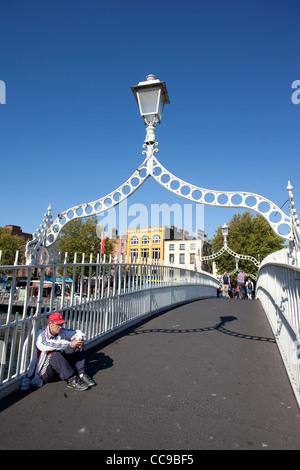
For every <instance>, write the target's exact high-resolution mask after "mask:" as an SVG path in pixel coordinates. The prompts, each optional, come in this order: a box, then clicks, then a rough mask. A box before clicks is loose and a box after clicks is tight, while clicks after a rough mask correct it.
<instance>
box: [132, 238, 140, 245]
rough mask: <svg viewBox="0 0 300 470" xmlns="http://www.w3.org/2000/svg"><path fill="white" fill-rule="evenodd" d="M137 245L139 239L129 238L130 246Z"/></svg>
mask: <svg viewBox="0 0 300 470" xmlns="http://www.w3.org/2000/svg"><path fill="white" fill-rule="evenodd" d="M138 244H139V239H138V237H135V236H134V237H131V240H130V245H138Z"/></svg>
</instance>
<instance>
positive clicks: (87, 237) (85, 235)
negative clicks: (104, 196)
mask: <svg viewBox="0 0 300 470" xmlns="http://www.w3.org/2000/svg"><path fill="white" fill-rule="evenodd" d="M97 224H98V220H97V217H88V218H86V219H77V220H73V221H71V222H70V223H69V224H68V225H66V226H65V227H64V228H63V230H62V232H61V235H60V238H59V240H58V242H57V243H58V246H59V247H60V249H61V253H62V261H63V260H64V253H68V262H69V263H72V262H73V260H74V255H75V253H77V263H80V262H81V261H82V254H83V253H84V254H85V262H88V261H89V260H90V255H92V259H93V261H94V262H96V258H97V254H98V253H100V251H101V240H100V239H99V238H98V237H97V233H96V227H97ZM114 244H115V240H109V239H108V238H106V240H105V244H104V253H105V254H106V260H108V259H109V255H110V254H112V253H113V249H114ZM79 272H80V271H79V270H78V273H79ZM68 274H69V275H71V274H72V270H71V269H70V270H68Z"/></svg>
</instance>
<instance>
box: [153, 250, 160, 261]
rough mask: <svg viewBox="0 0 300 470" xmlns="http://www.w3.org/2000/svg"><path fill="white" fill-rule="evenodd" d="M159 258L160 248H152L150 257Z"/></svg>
mask: <svg viewBox="0 0 300 470" xmlns="http://www.w3.org/2000/svg"><path fill="white" fill-rule="evenodd" d="M159 258H160V248H152V259H159Z"/></svg>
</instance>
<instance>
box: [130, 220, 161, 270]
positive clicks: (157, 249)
mask: <svg viewBox="0 0 300 470" xmlns="http://www.w3.org/2000/svg"><path fill="white" fill-rule="evenodd" d="M165 236H166V227H163V226H161V227H144V228H135V229H128V230H127V260H143V261H144V260H156V261H158V262H163V260H164V242H165Z"/></svg>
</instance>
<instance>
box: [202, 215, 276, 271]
mask: <svg viewBox="0 0 300 470" xmlns="http://www.w3.org/2000/svg"><path fill="white" fill-rule="evenodd" d="M223 243H224V238H223V235H222V230H221V227H219V228H218V230H217V231H216V235H215V236H214V238H213V239H212V240H211V244H212V250H213V252H214V253H216V252H217V251H219V250H220V249H221V248H222V246H223ZM227 244H228V247H229V248H231V249H232V250H233V251H234V252H235V253H239V254H241V255H248V256H253V257H254V258H256V259H258V258H260V260H263V258H265V257H266V256H267V255H269V254H270V253H273V252H274V251H278V250H281V249H282V248H283V246H284V240H283V239H282V238H280V237H278V235H276V234H275V232H274V231H273V230H272V228H271V227H270V225H269V224H268V222H267V221H266V220H265V219H264V218H263V217H262V216H261V215H257V216H252V215H251V214H250V212H244V213H243V214H234V216H233V218H232V220H231V221H230V222H229V233H228V237H227ZM215 262H216V266H217V270H218V272H219V273H222V272H224V271H227V272H231V271H233V270H234V269H235V259H234V257H233V256H232V255H230V254H229V253H227V252H225V253H224V254H223V255H222V256H220V257H219V258H217V259H216V260H215ZM239 268H241V269H243V271H244V272H246V273H249V274H254V275H256V274H257V267H256V266H255V265H254V264H253V263H252V262H251V261H247V260H240V261H239Z"/></svg>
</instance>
